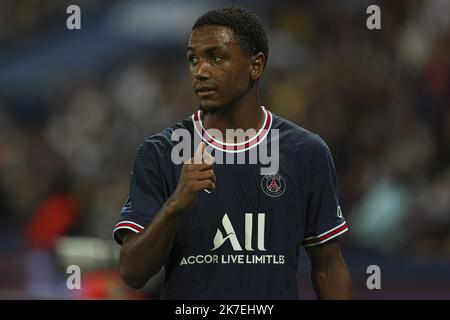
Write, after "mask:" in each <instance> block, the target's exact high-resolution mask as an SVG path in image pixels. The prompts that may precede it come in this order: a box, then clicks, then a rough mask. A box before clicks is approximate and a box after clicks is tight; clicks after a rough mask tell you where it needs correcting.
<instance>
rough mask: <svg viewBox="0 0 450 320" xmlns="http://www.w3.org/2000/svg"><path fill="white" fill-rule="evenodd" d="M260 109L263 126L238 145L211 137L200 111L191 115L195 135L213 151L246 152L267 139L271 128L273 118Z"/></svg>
mask: <svg viewBox="0 0 450 320" xmlns="http://www.w3.org/2000/svg"><path fill="white" fill-rule="evenodd" d="M261 109H262V110H263V111H264V115H265V119H264V124H263V125H262V127H261V129H259V131H258V133H257V134H256V135H255V136H253V137H252V138H250V139H249V140H247V141H243V142H239V143H225V142H221V141H219V140H217V139H215V138H214V137H212V136H211V135H210V134H209V133H208V131H207V130H206V129H205V127H204V126H203V123H202V118H201V110H197V111H196V112H195V113H194V114H193V115H192V122H193V123H194V128H195V131H196V132H197V134H198V135H199V136H200V137H201V138H202V140H203V141H205V142H206V143H207V144H208V145H210V146H211V147H213V148H214V149H217V150H220V151H225V152H231V153H237V152H242V151H247V150H249V149H251V148H253V147H255V146H257V145H258V144H260V143H261V142H262V141H264V139H265V138H266V137H267V134H268V133H269V130H270V128H271V127H272V119H273V116H272V114H271V113H270V111H269V110H267V109H266V108H265V107H264V106H261Z"/></svg>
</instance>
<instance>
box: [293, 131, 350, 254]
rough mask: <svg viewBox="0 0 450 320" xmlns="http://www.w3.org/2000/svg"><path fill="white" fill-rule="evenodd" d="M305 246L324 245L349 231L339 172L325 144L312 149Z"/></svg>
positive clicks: (321, 143) (320, 139)
mask: <svg viewBox="0 0 450 320" xmlns="http://www.w3.org/2000/svg"><path fill="white" fill-rule="evenodd" d="M311 152H312V155H311V162H310V167H309V171H310V172H309V182H308V183H309V188H308V197H307V199H308V200H307V212H306V226H305V233H304V238H303V242H302V244H303V246H304V247H311V246H316V245H319V244H322V243H325V242H327V241H329V240H331V239H333V238H335V237H338V236H340V235H341V234H343V233H344V232H346V231H348V226H347V222H346V221H345V218H344V217H343V215H342V211H341V207H340V205H339V196H338V187H337V178H336V170H335V167H334V162H333V158H332V155H331V152H330V149H329V148H328V146H327V144H326V143H325V141H323V140H322V138H320V137H318V142H317V143H315V144H314V145H313V146H312V151H311Z"/></svg>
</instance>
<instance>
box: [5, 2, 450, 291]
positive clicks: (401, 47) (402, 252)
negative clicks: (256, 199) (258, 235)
mask: <svg viewBox="0 0 450 320" xmlns="http://www.w3.org/2000/svg"><path fill="white" fill-rule="evenodd" d="M233 3H234V4H240V5H244V6H247V7H249V8H251V9H253V10H254V11H255V12H256V13H257V14H258V15H259V16H260V17H261V19H262V20H263V22H264V24H265V26H266V28H267V31H268V33H269V40H270V55H269V64H268V68H267V70H266V72H265V75H264V77H263V81H262V87H263V90H262V97H263V103H264V105H266V106H267V107H268V108H269V109H270V110H272V111H273V112H275V113H277V114H279V115H280V116H283V117H286V118H288V119H290V120H292V121H294V122H296V123H298V124H300V125H301V126H303V127H305V128H307V129H309V130H312V131H314V132H316V133H319V134H320V135H321V136H322V137H323V138H324V139H325V140H326V141H327V142H328V144H329V146H330V148H331V150H332V153H333V156H334V160H335V164H336V168H337V172H338V178H339V187H340V196H341V206H342V208H343V211H344V215H345V216H346V218H347V220H348V222H349V225H350V232H349V233H347V234H346V235H345V236H344V237H343V238H342V244H343V252H344V255H345V258H346V260H347V263H348V265H349V268H350V270H351V273H352V277H353V282H354V288H355V296H356V298H359V299H434V298H437V299H450V162H449V160H450V95H449V91H450V90H449V89H450V1H448V0H428V1H422V0H408V1H406V0H399V1H388V0H386V1H365V0H342V1H334V0H321V1H300V0H297V1H262V0H258V1H256V0H254V1H241V2H233ZM70 4H78V5H79V6H80V7H81V10H82V11H81V12H82V16H81V23H82V29H81V30H75V31H69V30H68V29H67V28H66V19H67V17H68V14H66V8H67V6H68V5H70ZM225 4H230V2H226V1H218V0H215V1H171V0H166V1H139V0H131V1H111V0H91V1H87V0H86V1H62V0H46V1H39V0H21V1H14V0H1V1H0V298H2V299H55V298H56V299H77V298H78V299H79V298H83V299H122V298H125V299H153V298H154V297H155V293H154V291H155V285H151V284H150V285H148V286H147V287H145V289H144V290H143V291H140V292H138V291H133V290H129V289H127V288H126V287H125V285H124V284H122V282H121V281H120V278H119V275H118V271H117V270H118V265H117V260H118V248H117V247H115V245H114V244H113V243H112V241H111V230H112V227H113V225H114V224H115V222H116V220H117V218H118V216H119V212H120V209H121V206H122V204H123V202H124V201H125V199H126V196H127V192H128V183H129V173H130V168H131V162H132V159H133V155H134V152H135V150H136V147H137V145H138V144H139V143H140V142H141V141H142V140H143V139H144V138H145V137H146V136H148V135H151V134H153V133H156V132H158V131H159V130H161V129H163V128H165V127H167V126H170V125H172V124H174V123H175V122H177V121H179V120H180V119H183V118H185V117H187V116H188V115H190V114H191V113H192V111H193V110H194V107H195V100H194V96H193V94H192V93H191V89H190V88H191V87H190V82H189V78H188V65H187V62H186V61H185V53H184V50H185V46H186V43H187V38H188V36H189V33H190V28H191V26H192V24H193V22H194V20H195V18H196V17H197V16H199V15H200V14H201V13H203V12H205V11H206V10H208V9H211V8H216V7H219V6H222V5H225ZM371 4H377V5H379V6H380V8H381V21H382V29H381V30H374V31H370V30H368V29H367V28H366V19H367V17H368V14H366V8H367V7H368V6H369V5H371ZM72 264H75V265H79V266H80V268H81V270H82V289H81V290H72V291H71V290H68V289H67V288H66V279H67V277H68V276H69V275H68V274H66V268H67V266H69V265H72ZM369 265H378V266H380V268H381V286H382V287H381V290H368V289H367V287H366V279H367V277H368V276H369V275H368V274H367V273H366V269H367V267H368V266H369ZM308 270H309V264H308V259H307V258H306V255H305V253H304V251H302V260H301V275H300V277H299V282H300V284H301V290H300V292H301V296H302V298H306V299H311V298H314V293H313V291H312V288H311V285H310V283H309V274H308Z"/></svg>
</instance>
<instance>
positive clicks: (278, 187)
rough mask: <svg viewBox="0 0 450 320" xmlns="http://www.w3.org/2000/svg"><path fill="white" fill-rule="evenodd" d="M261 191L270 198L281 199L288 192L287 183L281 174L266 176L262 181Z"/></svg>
mask: <svg viewBox="0 0 450 320" xmlns="http://www.w3.org/2000/svg"><path fill="white" fill-rule="evenodd" d="M261 189H262V190H263V191H264V193H265V194H267V195H268V196H269V197H279V196H281V195H282V194H283V193H284V191H285V190H286V182H285V181H284V178H283V176H282V175H281V174H278V173H276V174H269V175H265V176H263V177H262V179H261Z"/></svg>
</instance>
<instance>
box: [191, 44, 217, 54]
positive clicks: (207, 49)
mask: <svg viewBox="0 0 450 320" xmlns="http://www.w3.org/2000/svg"><path fill="white" fill-rule="evenodd" d="M221 49H223V46H212V47H207V48H206V49H203V51H204V52H205V53H210V52H212V51H216V50H221ZM187 51H195V49H194V48H193V47H191V46H189V47H187Z"/></svg>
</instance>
